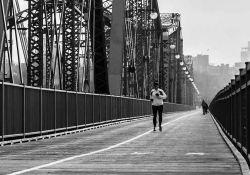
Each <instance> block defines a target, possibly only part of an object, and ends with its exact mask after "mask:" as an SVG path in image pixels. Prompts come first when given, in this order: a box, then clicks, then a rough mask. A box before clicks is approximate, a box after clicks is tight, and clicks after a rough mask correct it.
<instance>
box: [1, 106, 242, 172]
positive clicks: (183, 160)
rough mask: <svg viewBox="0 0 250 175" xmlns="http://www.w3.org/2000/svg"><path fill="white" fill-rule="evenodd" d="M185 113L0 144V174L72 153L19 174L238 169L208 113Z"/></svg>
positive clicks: (224, 170)
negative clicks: (158, 121) (156, 121)
mask: <svg viewBox="0 0 250 175" xmlns="http://www.w3.org/2000/svg"><path fill="white" fill-rule="evenodd" d="M193 112H194V111H193ZM190 113H192V112H181V113H172V114H168V115H164V118H163V131H162V132H160V131H158V130H157V131H156V132H153V131H152V118H145V119H140V120H135V121H132V122H124V123H121V124H117V125H110V126H107V127H102V128H97V129H92V130H88V131H84V132H80V133H76V134H71V135H65V136H61V137H55V138H51V139H46V140H39V141H34V142H28V143H23V144H15V145H10V146H4V147H0V174H7V173H11V172H16V171H20V170H24V169H28V168H32V167H36V166H39V165H43V164H46V163H51V162H54V161H57V160H62V159H65V158H69V157H72V156H78V155H81V157H75V158H72V159H71V160H68V161H61V162H60V163H54V164H51V165H50V166H45V167H43V168H40V169H36V170H33V171H30V172H25V173H24V174H174V175H175V174H176V175H177V174H210V175H211V174H227V175H235V174H241V169H240V166H239V163H238V162H237V160H236V159H235V157H234V156H233V154H232V153H231V151H230V149H229V148H228V147H227V145H226V143H225V142H224V140H223V139H222V137H221V135H220V134H219V132H218V130H217V128H216V126H215V124H214V122H213V120H212V118H211V117H210V115H208V114H207V115H202V111H201V110H199V111H198V113H196V114H192V115H190V116H186V115H187V114H190ZM180 117H182V118H180ZM178 118H179V119H178ZM140 135H141V137H139V136H140ZM130 139H132V140H130ZM128 140H130V141H128ZM126 141H127V142H126ZM124 142H126V143H124ZM121 143H123V144H121ZM117 144H118V145H117ZM114 145H116V146H114ZM102 149H104V150H103V151H100V150H102ZM96 151H99V152H96ZM91 152H92V153H93V154H89V153H91ZM87 154H89V155H87Z"/></svg>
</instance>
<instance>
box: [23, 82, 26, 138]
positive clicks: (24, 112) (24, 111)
mask: <svg viewBox="0 0 250 175" xmlns="http://www.w3.org/2000/svg"><path fill="white" fill-rule="evenodd" d="M25 96H26V94H25V84H23V138H25V135H26V134H25V132H26V131H25V127H26V126H25V122H26V121H25V119H26V110H25V109H26V100H25V99H26V97H25Z"/></svg>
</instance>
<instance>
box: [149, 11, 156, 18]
mask: <svg viewBox="0 0 250 175" xmlns="http://www.w3.org/2000/svg"><path fill="white" fill-rule="evenodd" d="M157 17H158V14H157V13H156V12H152V13H151V14H150V18H151V19H156V18H157Z"/></svg>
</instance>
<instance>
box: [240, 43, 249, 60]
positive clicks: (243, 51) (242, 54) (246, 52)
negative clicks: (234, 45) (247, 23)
mask: <svg viewBox="0 0 250 175" xmlns="http://www.w3.org/2000/svg"><path fill="white" fill-rule="evenodd" d="M240 60H241V62H242V63H245V62H247V61H250V41H248V46H247V47H242V48H241V52H240Z"/></svg>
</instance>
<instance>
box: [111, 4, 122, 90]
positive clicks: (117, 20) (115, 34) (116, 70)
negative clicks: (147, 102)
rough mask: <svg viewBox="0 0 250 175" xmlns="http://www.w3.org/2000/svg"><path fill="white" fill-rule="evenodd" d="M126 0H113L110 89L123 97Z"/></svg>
mask: <svg viewBox="0 0 250 175" xmlns="http://www.w3.org/2000/svg"><path fill="white" fill-rule="evenodd" d="M125 2H126V0H113V3H112V5H113V10H112V27H111V37H110V59H109V89H110V93H111V94H114V95H121V94H122V92H121V77H122V75H121V73H122V60H123V54H124V53H123V48H124V32H125V27H124V26H125V8H126V5H125Z"/></svg>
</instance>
